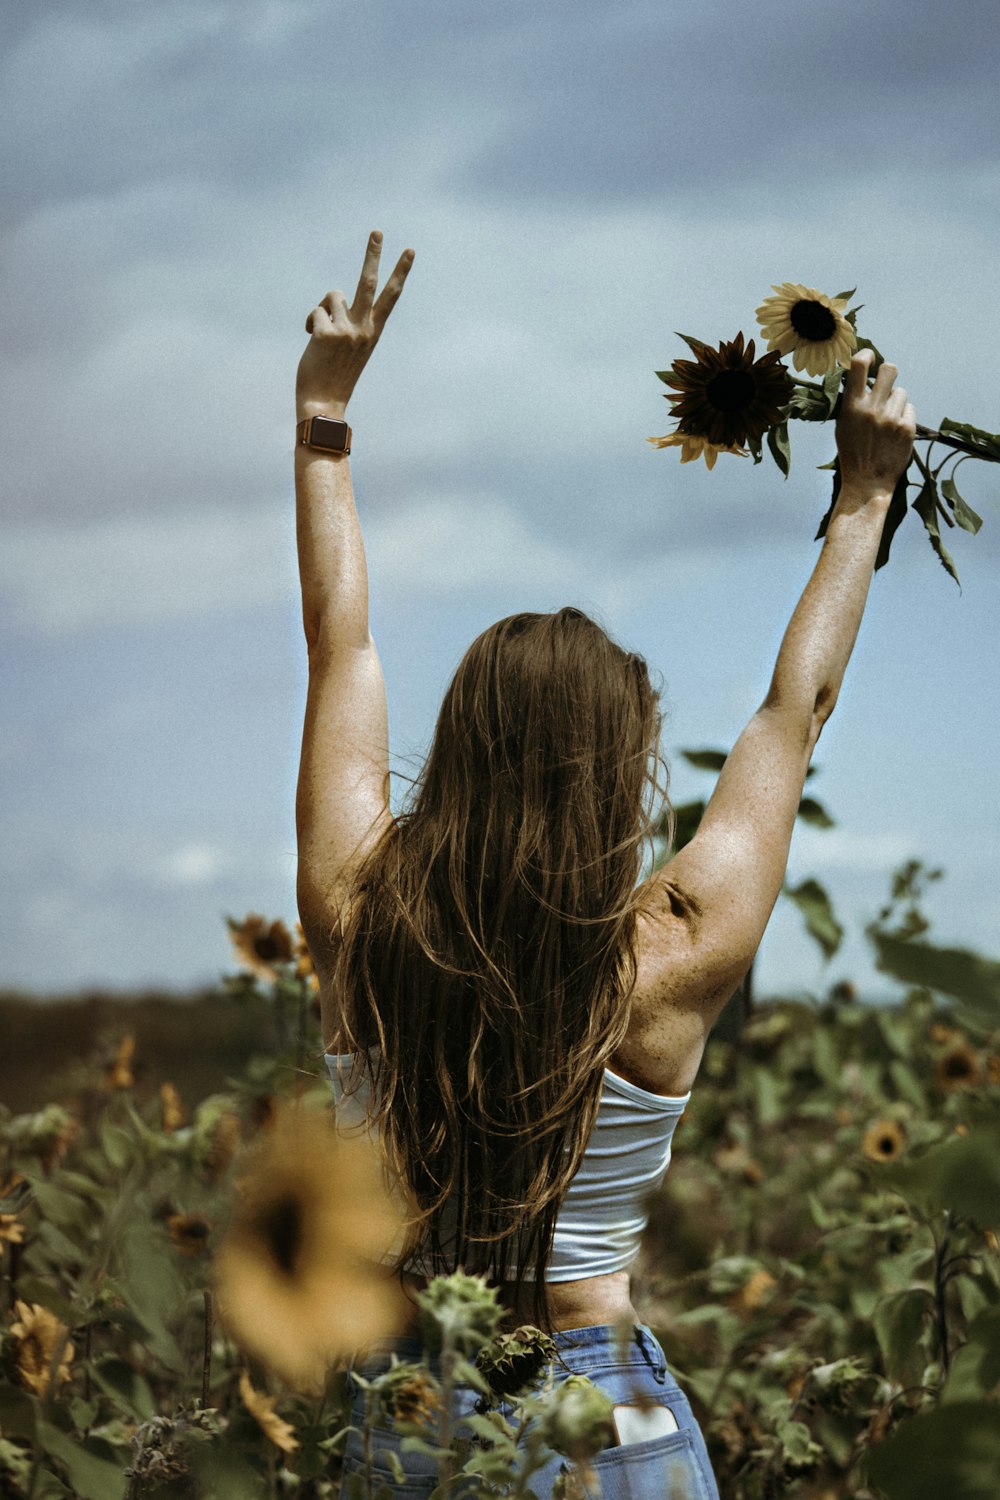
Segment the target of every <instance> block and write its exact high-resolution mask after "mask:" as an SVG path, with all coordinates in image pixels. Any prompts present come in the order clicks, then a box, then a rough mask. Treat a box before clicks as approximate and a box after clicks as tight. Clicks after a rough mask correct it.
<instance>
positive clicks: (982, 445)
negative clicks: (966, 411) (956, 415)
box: [938, 417, 1000, 462]
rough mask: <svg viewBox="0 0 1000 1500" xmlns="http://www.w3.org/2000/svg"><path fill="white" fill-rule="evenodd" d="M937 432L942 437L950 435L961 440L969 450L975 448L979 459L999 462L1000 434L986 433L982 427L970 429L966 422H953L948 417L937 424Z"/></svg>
mask: <svg viewBox="0 0 1000 1500" xmlns="http://www.w3.org/2000/svg"><path fill="white" fill-rule="evenodd" d="M938 431H939V432H940V433H941V435H942V437H943V436H944V435H945V433H950V434H951V436H952V437H957V438H961V439H962V441H963V442H964V443H968V444H969V447H970V448H975V449H976V450H977V454H978V456H979V457H980V458H992V459H996V460H997V461H998V462H1000V432H987V431H986V430H985V428H983V427H972V426H970V424H969V423H968V422H953V421H952V419H951V418H950V417H945V418H944V420H943V421H941V422H939V423H938Z"/></svg>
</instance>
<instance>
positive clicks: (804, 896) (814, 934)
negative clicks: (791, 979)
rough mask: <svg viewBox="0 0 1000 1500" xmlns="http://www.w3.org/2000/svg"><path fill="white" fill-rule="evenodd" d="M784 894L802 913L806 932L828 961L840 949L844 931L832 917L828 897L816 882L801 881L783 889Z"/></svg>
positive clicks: (831, 908)
mask: <svg viewBox="0 0 1000 1500" xmlns="http://www.w3.org/2000/svg"><path fill="white" fill-rule="evenodd" d="M783 891H784V894H785V895H786V896H787V897H788V898H789V900H791V901H794V902H795V905H796V906H797V907H798V908H799V911H800V912H801V913H802V916H803V920H804V921H805V924H806V931H807V932H808V933H809V936H810V937H811V938H815V940H816V942H817V943H818V944H819V946H820V947H821V948H822V950H823V957H824V959H825V960H827V961H829V960H830V959H831V958H832V957H833V955H834V954H835V953H836V951H837V949H838V948H839V947H840V943H841V939H842V938H843V936H844V929H843V927H842V926H841V925H840V923H839V922H838V921H837V918H836V917H835V916H834V912H833V907H832V905H831V904H830V897H829V896H828V895H827V893H826V891H825V890H824V889H823V887H822V886H821V885H820V883H819V881H818V880H803V882H802V884H801V885H797V886H790V885H787V884H786V885H785V886H784V887H783Z"/></svg>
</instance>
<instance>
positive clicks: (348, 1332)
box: [216, 1107, 408, 1390]
mask: <svg viewBox="0 0 1000 1500" xmlns="http://www.w3.org/2000/svg"><path fill="white" fill-rule="evenodd" d="M241 1182H242V1186H243V1193H242V1201H241V1202H240V1203H239V1205H238V1206H237V1208H236V1211H235V1213H234V1217H233V1221H232V1224H231V1226H230V1228H229V1230H228V1232H227V1234H226V1238H225V1242H224V1243H223V1245H222V1248H221V1250H220V1252H219V1256H218V1260H217V1272H216V1279H217V1290H218V1297H219V1311H220V1316H221V1318H222V1320H223V1321H224V1323H225V1324H226V1326H227V1327H228V1329H229V1331H230V1332H231V1334H232V1336H233V1338H234V1339H236V1341H237V1342H238V1343H240V1344H241V1345H242V1346H243V1347H244V1348H246V1349H247V1350H248V1351H249V1352H250V1353H251V1354H253V1355H254V1356H255V1357H256V1358H258V1359H260V1360H262V1361H263V1362H264V1363H265V1364H267V1365H269V1366H270V1367H271V1368H272V1369H274V1370H276V1371H277V1372H278V1373H279V1374H281V1375H282V1376H283V1377H284V1379H285V1380H286V1381H287V1382H288V1383H289V1384H290V1385H292V1386H294V1387H296V1388H297V1389H299V1390H317V1389H319V1388H320V1387H321V1386H322V1385H323V1383H324V1381H325V1379H326V1375H327V1373H328V1370H329V1368H330V1366H331V1365H332V1364H333V1363H334V1362H336V1361H337V1360H340V1359H343V1358H345V1357H348V1356H350V1355H352V1354H355V1353H356V1352H357V1351H358V1350H359V1349H360V1348H363V1347H366V1346H368V1345H370V1344H372V1343H374V1342H377V1341H378V1340H379V1339H381V1338H384V1337H385V1336H387V1335H389V1334H391V1333H394V1332H397V1331H399V1329H400V1328H401V1327H402V1325H403V1322H404V1321H405V1316H406V1309H407V1304H406V1300H405V1298H404V1296H403V1293H402V1291H401V1290H400V1288H399V1286H398V1284H397V1283H396V1282H395V1281H394V1280H393V1278H392V1274H391V1270H389V1269H387V1267H386V1266H385V1265H383V1264H382V1257H383V1256H386V1257H389V1256H391V1255H394V1254H398V1253H399V1250H400V1248H401V1246H402V1233H401V1231H402V1225H403V1223H404V1221H405V1217H406V1208H405V1207H404V1205H403V1204H402V1202H401V1201H400V1200H398V1199H397V1198H395V1197H394V1196H393V1194H392V1192H391V1191H390V1189H389V1187H388V1186H387V1185H386V1181H385V1177H384V1173H383V1164H382V1156H381V1153H380V1151H379V1149H378V1146H377V1142H374V1141H373V1140H372V1139H371V1138H369V1137H368V1136H361V1135H355V1136H353V1137H351V1136H348V1135H346V1134H338V1133H337V1132H336V1130H335V1129H334V1127H333V1126H332V1125H331V1124H330V1122H329V1120H328V1119H327V1118H326V1117H324V1116H319V1115H316V1114H310V1113H307V1112H306V1111H305V1109H303V1108H301V1107H299V1108H288V1109H286V1110H285V1111H283V1112H282V1114H281V1115H280V1116H279V1118H278V1120H277V1121H276V1123H275V1124H274V1126H273V1127H272V1129H271V1130H269V1131H267V1132H266V1133H265V1134H263V1135H261V1136H260V1137H259V1138H258V1140H257V1142H256V1143H255V1144H254V1146H253V1147H252V1148H251V1151H250V1153H249V1160H248V1162H247V1169H246V1171H245V1173H243V1174H241ZM407 1207H408V1205H407Z"/></svg>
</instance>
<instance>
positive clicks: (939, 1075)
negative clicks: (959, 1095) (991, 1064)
mask: <svg viewBox="0 0 1000 1500" xmlns="http://www.w3.org/2000/svg"><path fill="white" fill-rule="evenodd" d="M934 1078H935V1080H936V1082H937V1086H938V1088H940V1089H945V1090H950V1089H971V1088H976V1087H977V1086H978V1084H979V1083H980V1081H981V1078H982V1070H981V1068H980V1066H979V1058H978V1057H977V1055H976V1053H975V1052H974V1051H973V1050H972V1048H971V1047H970V1046H969V1045H968V1043H967V1042H958V1043H957V1044H956V1045H955V1046H954V1047H951V1048H950V1049H949V1050H948V1051H947V1052H944V1053H942V1055H941V1056H940V1057H939V1058H938V1060H937V1062H936V1064H935V1066H934Z"/></svg>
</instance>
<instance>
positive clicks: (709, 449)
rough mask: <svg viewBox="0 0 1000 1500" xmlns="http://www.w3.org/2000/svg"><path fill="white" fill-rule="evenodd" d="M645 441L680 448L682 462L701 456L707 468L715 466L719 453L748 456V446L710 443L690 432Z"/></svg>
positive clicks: (660, 446)
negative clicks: (739, 446)
mask: <svg viewBox="0 0 1000 1500" xmlns="http://www.w3.org/2000/svg"><path fill="white" fill-rule="evenodd" d="M646 442H647V443H653V444H654V445H655V446H656V447H657V448H680V450H681V463H682V464H689V463H691V462H693V461H694V460H696V459H699V458H703V459H704V460H705V467H706V468H707V469H714V468H715V460H716V459H717V458H718V456H719V454H720V453H738V454H739V455H740V457H741V458H749V457H750V449H749V448H737V447H735V446H731V447H728V448H726V447H723V446H721V445H720V444H718V443H710V442H709V441H708V439H707V438H702V437H696V436H695V434H694V433H692V432H679V431H678V432H668V433H667V435H666V437H651V438H647V439H646Z"/></svg>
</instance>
